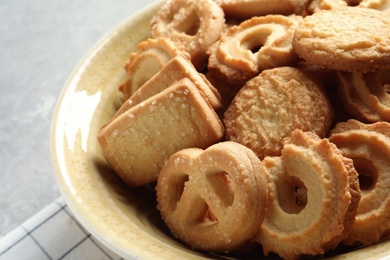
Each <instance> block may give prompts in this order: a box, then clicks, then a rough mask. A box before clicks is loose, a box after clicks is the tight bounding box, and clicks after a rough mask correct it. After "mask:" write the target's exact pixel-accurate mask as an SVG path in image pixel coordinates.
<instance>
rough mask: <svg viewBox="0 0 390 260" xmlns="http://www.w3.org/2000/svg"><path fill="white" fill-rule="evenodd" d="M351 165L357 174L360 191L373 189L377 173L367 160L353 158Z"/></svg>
mask: <svg viewBox="0 0 390 260" xmlns="http://www.w3.org/2000/svg"><path fill="white" fill-rule="evenodd" d="M353 165H354V167H355V169H356V171H357V172H358V174H359V185H360V189H361V190H362V191H370V190H372V189H374V188H375V184H376V181H377V179H378V172H377V170H376V168H375V166H374V165H373V164H372V162H370V161H369V160H366V159H364V158H353Z"/></svg>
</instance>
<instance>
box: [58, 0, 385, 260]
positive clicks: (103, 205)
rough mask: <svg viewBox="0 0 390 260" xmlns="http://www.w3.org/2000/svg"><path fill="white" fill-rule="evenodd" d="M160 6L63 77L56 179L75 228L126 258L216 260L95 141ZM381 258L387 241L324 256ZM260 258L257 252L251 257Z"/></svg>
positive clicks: (117, 100) (103, 42) (113, 34)
mask: <svg viewBox="0 0 390 260" xmlns="http://www.w3.org/2000/svg"><path fill="white" fill-rule="evenodd" d="M160 6H161V2H158V3H156V4H154V5H152V6H150V7H148V8H146V9H145V10H143V11H142V12H140V13H138V14H137V15H135V16H133V17H131V18H129V19H128V20H126V21H124V22H123V23H122V24H120V25H119V26H117V27H116V28H114V29H113V30H112V31H111V32H110V33H109V34H108V35H107V36H106V37H104V38H103V39H102V40H101V41H100V42H99V43H98V44H97V45H96V46H95V47H93V48H92V50H91V51H90V52H89V53H88V54H87V55H86V57H85V58H84V60H83V61H82V62H81V63H80V64H79V66H78V67H77V68H76V69H75V71H74V73H73V74H72V75H71V77H70V78H69V80H68V82H67V83H66V85H65V87H64V89H63V92H62V94H61V97H60V99H59V101H58V103H57V107H56V111H55V115H54V119H53V123H52V133H51V148H52V158H53V164H54V167H55V170H56V179H57V182H58V186H59V188H60V191H61V193H62V195H63V197H64V198H65V200H66V202H67V204H68V206H69V207H70V209H71V210H72V212H73V213H74V215H75V216H76V217H77V219H78V220H79V221H80V222H81V224H82V225H84V226H85V228H86V229H87V230H88V231H89V232H91V233H92V235H94V236H95V237H96V238H97V239H99V240H100V241H101V242H102V243H103V244H105V245H106V246H107V247H109V248H110V249H112V250H113V251H114V252H116V253H117V254H119V255H121V256H123V257H124V258H126V259H135V258H136V259H201V258H203V259H204V258H212V259H215V258H218V259H222V258H225V257H226V256H215V255H208V254H204V253H200V252H195V251H193V250H191V249H190V248H188V247H186V246H185V245H183V244H182V243H180V242H179V241H177V240H175V239H174V238H173V237H172V236H171V235H170V234H169V232H168V231H167V229H166V228H165V226H164V224H163V222H162V220H161V219H160V215H159V212H158V211H157V209H156V202H155V192H154V188H153V187H144V188H137V189H129V188H127V187H126V186H125V185H124V184H123V183H122V182H121V180H120V179H118V177H117V176H116V174H115V173H114V172H113V171H112V170H111V169H110V167H109V165H108V164H107V162H106V160H105V158H104V156H103V154H102V151H101V149H100V147H99V144H98V142H97V139H96V136H97V133H98V130H99V128H100V127H101V126H102V125H104V124H105V123H107V122H108V121H109V120H110V118H111V117H112V116H113V114H114V113H115V111H116V110H117V109H118V108H119V106H120V102H121V101H120V100H121V99H120V95H119V91H118V86H119V85H120V84H121V83H122V82H123V81H124V80H125V77H126V73H125V71H124V69H123V65H124V64H125V62H126V61H127V59H128V57H129V55H130V53H131V52H134V51H135V50H136V48H137V45H138V43H139V42H140V41H142V40H144V39H146V37H147V35H148V30H149V21H150V19H151V17H152V16H153V15H154V14H155V12H156V11H157V10H158V8H159V7H160ZM336 253H337V255H335V254H336ZM388 254H390V242H382V243H379V244H377V245H374V246H371V247H367V248H363V249H359V250H358V249H356V250H353V251H350V252H344V251H336V252H333V253H332V254H331V255H329V257H330V258H335V259H347V258H348V259H349V258H352V257H353V258H354V259H355V260H356V259H379V258H384V257H386V255H388ZM246 257H248V256H246ZM263 257H264V256H262V255H261V253H259V254H258V255H257V257H256V258H263Z"/></svg>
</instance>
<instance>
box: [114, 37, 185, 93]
mask: <svg viewBox="0 0 390 260" xmlns="http://www.w3.org/2000/svg"><path fill="white" fill-rule="evenodd" d="M177 56H183V57H189V54H188V52H187V51H186V49H185V46H183V45H182V44H180V43H177V42H174V41H172V40H170V39H168V38H158V39H147V40H145V41H142V42H141V43H139V44H138V48H137V51H136V52H133V53H131V55H130V58H129V60H128V61H127V62H126V64H125V70H126V74H127V80H126V81H125V82H124V83H123V84H122V85H121V86H119V90H120V91H121V92H122V93H123V95H124V99H125V100H126V99H128V98H129V97H130V96H131V95H132V94H133V93H134V92H135V91H137V90H138V89H139V88H140V87H141V86H142V85H143V84H144V83H145V82H146V81H148V80H149V79H151V78H152V77H153V76H154V75H156V74H157V73H158V72H159V71H160V70H161V69H162V67H164V65H165V64H167V63H168V62H169V61H170V60H171V59H173V58H174V57H177Z"/></svg>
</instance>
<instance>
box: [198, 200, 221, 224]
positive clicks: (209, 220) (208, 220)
mask: <svg viewBox="0 0 390 260" xmlns="http://www.w3.org/2000/svg"><path fill="white" fill-rule="evenodd" d="M200 216H201V217H200V219H199V222H200V223H204V224H214V223H218V218H217V217H216V216H215V214H214V213H213V212H212V211H211V209H210V208H209V206H207V204H206V206H205V208H204V209H203V214H201V215H200Z"/></svg>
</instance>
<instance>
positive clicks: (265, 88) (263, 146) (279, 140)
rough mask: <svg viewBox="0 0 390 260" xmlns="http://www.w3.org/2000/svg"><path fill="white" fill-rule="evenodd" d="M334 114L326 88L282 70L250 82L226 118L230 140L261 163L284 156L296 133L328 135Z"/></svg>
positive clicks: (293, 70) (300, 74)
mask: <svg viewBox="0 0 390 260" xmlns="http://www.w3.org/2000/svg"><path fill="white" fill-rule="evenodd" d="M333 116H334V112H333V110H332V107H331V105H330V103H329V101H328V99H327V95H326V93H325V92H324V90H323V88H322V87H321V86H320V85H319V84H318V82H317V81H315V80H314V79H313V78H311V77H310V76H309V75H308V74H306V73H304V72H303V71H302V70H300V69H297V68H293V67H279V68H274V69H270V70H265V71H263V72H262V73H261V74H260V75H259V76H257V77H255V78H253V79H252V80H250V81H248V82H247V84H246V85H245V86H244V87H243V88H242V89H241V90H240V91H239V93H238V94H237V95H236V97H235V98H234V99H233V101H232V103H231V105H230V106H229V108H228V109H227V111H226V112H225V115H224V120H223V122H224V124H225V127H226V138H227V140H230V141H235V142H238V143H241V144H244V145H245V146H247V147H249V148H251V149H252V150H253V151H254V152H255V153H256V154H257V156H259V158H260V159H262V158H264V157H265V156H268V155H280V152H281V150H282V147H283V145H284V142H285V140H286V138H288V137H289V136H290V134H291V133H292V132H293V131H294V130H295V129H301V130H303V131H312V132H314V133H317V134H318V135H320V136H321V137H324V136H325V135H327V133H328V131H329V130H330V127H331V125H332V120H333Z"/></svg>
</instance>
